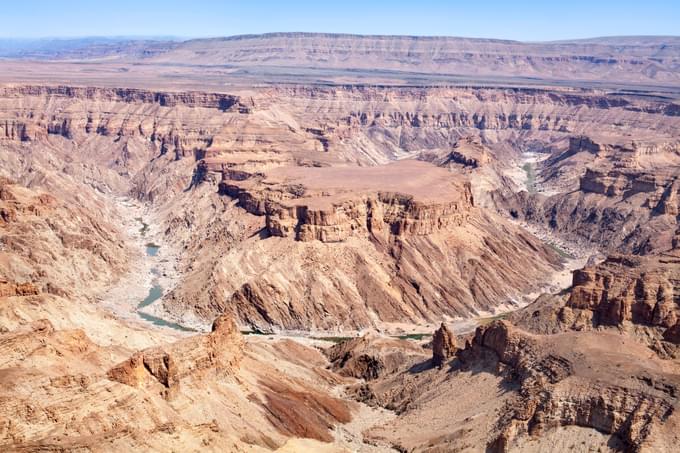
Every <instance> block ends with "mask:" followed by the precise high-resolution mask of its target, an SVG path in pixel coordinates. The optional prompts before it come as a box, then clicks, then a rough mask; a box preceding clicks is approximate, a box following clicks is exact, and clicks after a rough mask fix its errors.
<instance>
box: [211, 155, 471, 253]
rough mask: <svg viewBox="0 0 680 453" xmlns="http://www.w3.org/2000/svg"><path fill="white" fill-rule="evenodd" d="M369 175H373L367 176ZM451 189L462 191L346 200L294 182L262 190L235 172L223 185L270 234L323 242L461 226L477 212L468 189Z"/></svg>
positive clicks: (361, 195) (385, 194) (370, 195)
mask: <svg viewBox="0 0 680 453" xmlns="http://www.w3.org/2000/svg"><path fill="white" fill-rule="evenodd" d="M357 171H358V172H361V170H359V169H357ZM423 171H427V169H426V168H423ZM329 176H331V175H329ZM365 176H366V177H368V178H370V177H372V176H374V175H371V174H370V173H368V172H367V174H366V175H365ZM232 177H233V179H232ZM394 177H395V178H398V177H399V174H398V173H395V174H394ZM246 181H247V182H248V183H247V184H239V183H243V182H246ZM449 189H450V190H455V191H457V192H458V193H457V194H455V197H454V198H455V201H444V202H436V201H421V200H418V199H417V198H415V197H414V196H413V195H411V194H409V193H398V192H389V191H379V192H375V193H361V192H358V193H354V194H351V193H350V194H348V195H345V194H344V193H342V191H341V196H337V194H335V193H333V191H331V190H325V191H324V190H322V189H317V188H307V187H305V186H304V185H301V184H295V183H292V184H291V183H288V184H286V185H284V186H275V185H272V184H269V183H268V182H267V181H263V184H262V185H261V184H258V183H257V182H256V183H253V182H252V181H248V180H247V178H245V177H244V176H243V175H242V174H241V173H238V174H236V175H233V173H231V172H229V173H223V176H222V181H221V182H220V184H219V190H220V193H222V194H224V195H228V196H230V197H232V198H235V199H237V200H238V201H239V206H241V207H243V208H244V209H245V210H246V211H247V212H249V213H251V214H254V215H258V216H265V219H266V229H267V232H268V233H269V234H270V235H272V236H280V237H293V238H294V239H296V240H299V241H310V240H319V241H322V242H338V241H342V240H345V239H347V238H348V237H349V236H350V235H353V234H356V235H360V236H365V235H366V234H369V233H370V234H382V233H383V232H386V233H387V234H391V235H395V236H409V235H416V236H417V235H421V236H422V235H428V234H434V233H438V232H442V231H445V230H447V229H449V228H454V227H456V226H461V225H462V224H463V223H465V221H466V217H467V216H469V212H470V210H471V208H472V207H473V200H472V193H471V188H470V184H469V183H467V182H465V183H461V184H458V185H452V186H451V187H450V188H449ZM407 190H408V189H407ZM446 198H451V196H450V195H448V196H446Z"/></svg>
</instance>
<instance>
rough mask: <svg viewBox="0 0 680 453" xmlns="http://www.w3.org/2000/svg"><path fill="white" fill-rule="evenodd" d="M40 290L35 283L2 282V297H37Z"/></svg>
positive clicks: (0, 288) (0, 294)
mask: <svg viewBox="0 0 680 453" xmlns="http://www.w3.org/2000/svg"><path fill="white" fill-rule="evenodd" d="M39 293H40V290H39V289H38V288H37V287H36V286H35V285H34V284H33V283H16V282H8V281H6V280H0V297H12V296H35V295H38V294H39Z"/></svg>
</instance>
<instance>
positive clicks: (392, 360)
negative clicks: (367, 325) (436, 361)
mask: <svg viewBox="0 0 680 453" xmlns="http://www.w3.org/2000/svg"><path fill="white" fill-rule="evenodd" d="M325 354H326V356H327V357H328V360H330V362H331V369H333V371H335V372H337V373H339V374H341V375H343V376H351V377H355V378H358V379H364V380H366V381H371V380H375V379H378V378H379V377H382V376H384V375H389V374H393V373H395V372H397V371H398V370H400V369H402V368H403V367H404V366H405V365H406V364H408V363H411V362H412V361H413V360H414V359H417V358H423V357H424V351H423V348H422V347H420V346H418V345H415V344H413V343H412V342H410V341H406V340H399V339H396V338H389V337H382V336H379V335H377V334H372V333H368V334H366V335H364V336H362V337H358V338H354V339H351V340H346V341H343V342H341V343H338V344H337V345H335V346H332V347H330V348H328V349H326V351H325Z"/></svg>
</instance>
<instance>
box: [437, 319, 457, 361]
mask: <svg viewBox="0 0 680 453" xmlns="http://www.w3.org/2000/svg"><path fill="white" fill-rule="evenodd" d="M455 353H456V339H455V337H454V336H453V333H451V331H450V330H449V329H448V327H446V325H445V324H444V323H442V324H441V326H440V327H439V329H437V330H435V331H434V335H433V336H432V364H433V365H434V366H436V367H440V368H441V367H442V366H443V365H444V363H446V361H447V360H448V359H449V358H451V357H453V356H454V355H455Z"/></svg>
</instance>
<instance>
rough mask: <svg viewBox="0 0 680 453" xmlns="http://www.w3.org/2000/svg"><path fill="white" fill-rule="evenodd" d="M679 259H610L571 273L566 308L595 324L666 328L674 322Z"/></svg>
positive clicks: (669, 256) (679, 286) (672, 256)
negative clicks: (588, 314)
mask: <svg viewBox="0 0 680 453" xmlns="http://www.w3.org/2000/svg"><path fill="white" fill-rule="evenodd" d="M679 291H680V256H679V255H678V253H677V250H676V251H675V252H673V253H669V254H664V255H660V256H654V255H650V256H644V257H636V256H628V255H615V256H610V257H609V258H607V260H605V261H604V262H603V263H601V264H599V265H597V266H592V267H586V268H584V269H580V270H577V271H576V272H574V277H573V288H572V290H571V295H570V297H569V301H568V303H567V308H569V309H573V310H589V311H591V312H592V313H593V322H594V323H595V324H596V325H613V326H618V325H621V324H622V323H624V322H632V323H635V324H642V325H647V326H658V327H663V328H669V327H671V326H673V325H675V324H676V323H677V322H678V319H679V318H678V316H679V315H680V307H678V304H677V294H678V293H679Z"/></svg>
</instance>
